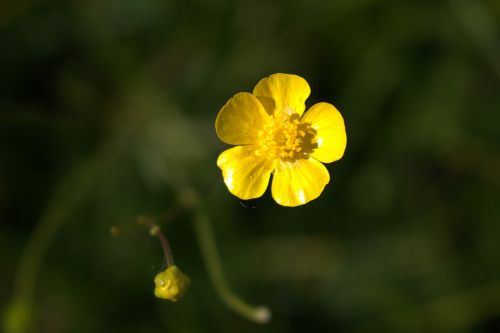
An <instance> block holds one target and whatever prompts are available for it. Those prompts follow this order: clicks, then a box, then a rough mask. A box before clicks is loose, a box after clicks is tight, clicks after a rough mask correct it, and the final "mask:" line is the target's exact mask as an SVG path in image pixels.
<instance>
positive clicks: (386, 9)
mask: <svg viewBox="0 0 500 333" xmlns="http://www.w3.org/2000/svg"><path fill="white" fill-rule="evenodd" d="M0 45H1V52H0V73H1V74H0V219H1V222H2V223H1V225H0V263H1V265H0V309H1V310H2V312H3V311H4V309H5V308H6V307H7V306H8V305H9V304H10V303H11V301H12V300H13V297H14V296H15V295H17V292H16V289H15V288H16V285H17V286H19V283H21V285H22V283H23V282H20V280H19V277H16V272H17V269H18V265H19V262H20V260H22V253H23V251H24V250H25V247H26V245H27V244H28V240H29V239H30V235H32V232H33V231H34V230H38V233H39V234H40V235H42V236H40V238H39V239H38V241H35V243H30V244H31V246H32V251H33V253H34V255H32V257H31V258H28V259H27V261H26V262H28V263H30V264H29V265H27V266H28V268H25V270H24V271H23V272H24V274H21V275H22V276H21V280H22V279H27V281H29V279H30V278H32V279H33V280H34V282H35V289H34V291H33V292H34V294H33V295H34V298H33V302H34V303H33V311H34V312H33V320H32V321H31V325H32V331H34V332H277V333H279V332H288V333H290V332H359V333H362V332H363V333H366V332H386V333H387V332H500V259H499V257H500V186H499V185H500V112H499V110H500V89H499V88H500V2H499V1H497V0H483V1H479V0H456V1H453V0H450V1H390V0H387V1H375V0H342V1H340V0H339V1H320V0H311V1H264V0H239V1H231V2H228V1H222V0H214V1H208V0H184V1H162V0H121V1H118V0H110V1H98V0H88V1H65V2H64V1H43V2H39V1H29V0H19V1H4V2H2V4H0ZM276 72H285V73H295V74H298V75H301V76H303V77H304V78H306V79H307V81H308V82H309V84H310V85H311V88H312V94H311V97H310V98H309V100H308V102H307V104H308V106H311V105H312V104H313V103H315V102H319V101H328V102H331V103H333V104H334V105H336V106H337V107H338V109H339V110H340V111H341V112H342V114H343V116H344V118H345V121H346V126H347V133H348V145H347V150H346V154H345V156H344V158H343V159H342V160H340V161H339V162H336V163H333V164H329V165H328V169H329V170H330V173H331V177H332V180H331V183H330V184H329V185H328V186H327V187H326V189H325V190H324V192H323V194H322V195H321V196H320V197H319V198H318V199H317V200H315V201H313V202H311V203H309V204H307V205H305V206H302V207H298V208H294V209H287V208H283V207H280V206H278V205H276V204H275V203H274V202H273V200H272V199H271V198H270V195H269V193H266V195H265V196H264V197H263V198H262V199H259V200H255V201H252V202H251V203H244V204H242V203H241V202H240V201H239V200H238V199H237V198H235V197H233V196H231V195H230V194H229V192H228V191H227V190H226V188H225V186H224V185H223V183H222V179H221V175H220V171H219V169H218V168H217V166H216V164H215V161H216V158H217V156H218V154H219V153H220V152H221V151H223V150H224V149H226V148H227V147H226V146H224V145H223V144H222V143H221V142H219V140H218V139H217V137H216V135H215V131H214V120H215V117H216V115H217V113H218V111H219V109H220V107H221V106H222V105H224V104H225V102H226V101H227V100H228V99H229V98H230V97H231V96H232V95H234V94H235V93H237V92H240V91H251V90H252V89H253V87H254V85H255V84H256V83H257V82H258V81H259V80H260V79H261V78H263V77H265V76H268V75H270V74H272V73H276ZM187 186H193V188H195V189H197V190H199V191H200V193H202V194H203V198H204V207H205V208H206V210H207V214H208V215H209V216H210V218H211V219H212V223H213V229H214V233H215V236H216V238H217V246H218V249H219V252H220V255H221V259H222V262H223V264H224V269H225V271H226V273H227V278H228V281H229V283H230V285H231V286H232V287H233V288H234V290H235V291H236V292H237V293H239V294H240V295H241V296H242V297H243V298H244V299H246V300H248V301H249V302H251V303H253V304H266V305H267V306H269V307H270V308H271V309H272V311H273V319H272V321H271V322H270V323H269V324H267V325H263V326H261V325H257V324H254V323H252V322H249V321H246V320H245V319H242V318H240V317H239V316H237V315H235V314H234V313H233V312H231V311H230V310H229V309H228V308H227V307H225V306H224V304H223V303H222V302H221V301H220V300H219V299H218V298H217V296H216V293H215V292H214V288H213V286H212V285H211V283H210V280H209V277H208V274H207V271H206V269H205V266H204V262H203V260H202V256H201V254H200V247H199V244H198V242H197V238H196V236H195V234H194V232H193V226H192V219H191V215H190V213H189V212H187V213H183V214H180V215H177V217H176V218H175V219H163V220H162V219H159V220H158V222H159V223H160V224H161V225H162V226H163V229H164V231H165V232H166V234H167V235H168V237H169V240H170V242H171V245H172V248H173V252H174V255H175V258H176V261H177V263H178V265H179V266H180V267H181V269H182V270H183V271H184V272H186V273H187V274H189V275H190V277H191V279H192V285H191V289H190V290H189V291H188V293H187V294H186V296H185V298H184V299H183V300H182V301H180V302H179V303H177V304H173V303H169V302H167V301H162V300H159V299H155V298H154V297H153V293H152V290H153V278H154V276H155V274H156V273H158V272H159V271H160V270H161V269H162V267H163V258H162V252H161V248H160V245H159V243H158V241H157V240H156V239H154V238H151V237H150V236H149V235H148V233H147V230H145V229H140V228H136V229H134V228H132V229H131V230H130V231H129V232H124V233H123V234H122V235H120V236H118V237H111V236H110V234H109V228H110V227H111V226H112V225H118V226H125V225H127V224H131V223H133V221H134V220H135V219H136V218H137V217H138V216H139V215H141V214H146V215H148V216H152V217H157V218H159V217H161V216H164V215H165V214H167V215H168V214H170V213H169V212H171V210H172V209H175V207H176V206H177V205H178V202H179V200H180V199H179V198H182V196H183V195H184V192H183V191H184V189H185V188H186V187H187ZM42 225H43V227H41V226H42ZM37 228H38V229H37ZM44 230H45V231H44ZM37 242H38V243H37ZM38 259H41V261H40V266H39V273H38V274H35V271H37V268H38V267H37V266H36V264H31V262H34V263H36V262H37V260H38ZM25 260H26V258H25ZM26 275H28V276H26ZM24 283H26V280H25V282H24ZM21 293H22V290H21Z"/></svg>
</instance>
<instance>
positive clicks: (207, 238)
mask: <svg viewBox="0 0 500 333" xmlns="http://www.w3.org/2000/svg"><path fill="white" fill-rule="evenodd" d="M193 218H194V223H193V224H194V230H195V233H196V236H197V238H198V242H199V244H200V247H201V252H202V255H203V259H204V261H205V265H206V267H207V270H208V274H209V277H210V280H211V281H212V284H213V285H214V288H215V291H216V293H217V295H218V296H219V298H220V299H221V300H222V301H223V302H224V303H225V304H226V305H227V306H228V307H229V308H230V309H231V310H233V311H234V312H236V313H237V314H239V315H241V316H242V317H244V318H247V319H249V320H251V321H254V322H256V323H259V324H265V323H267V322H268V321H269V320H270V319H271V311H270V310H269V308H267V307H266V306H253V305H251V304H248V303H247V302H245V301H244V300H242V299H241V298H240V297H239V296H238V295H236V294H235V293H234V292H233V291H232V290H231V289H230V288H229V285H228V283H227V281H226V278H225V276H224V272H223V269H222V264H221V261H220V258H219V255H218V252H217V247H216V244H215V237H214V233H213V231H212V228H211V224H210V223H211V222H210V219H209V217H208V215H207V214H206V213H205V211H204V210H203V209H202V208H197V209H196V210H195V213H194V217H193Z"/></svg>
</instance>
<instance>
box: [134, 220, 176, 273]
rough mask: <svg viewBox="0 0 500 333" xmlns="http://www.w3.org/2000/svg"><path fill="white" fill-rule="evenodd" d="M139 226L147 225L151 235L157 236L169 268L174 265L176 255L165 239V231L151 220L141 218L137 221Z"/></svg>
mask: <svg viewBox="0 0 500 333" xmlns="http://www.w3.org/2000/svg"><path fill="white" fill-rule="evenodd" d="M137 224H139V225H143V224H145V225H147V227H148V228H149V233H150V235H151V236H156V237H157V238H158V240H159V241H160V243H161V247H162V249H163V254H164V255H165V260H166V261H167V268H168V267H170V266H173V265H174V255H173V254H172V248H171V247H170V243H169V242H168V240H167V237H165V234H164V233H163V231H161V228H160V226H159V225H158V224H156V223H155V222H154V221H153V220H152V219H151V218H148V217H145V216H141V217H139V218H138V219H137Z"/></svg>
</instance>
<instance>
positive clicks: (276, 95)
mask: <svg viewBox="0 0 500 333" xmlns="http://www.w3.org/2000/svg"><path fill="white" fill-rule="evenodd" d="M310 93H311V88H310V87H309V84H308V83H307V81H306V80H304V79H303V78H301V77H300V76H298V75H293V74H281V73H278V74H273V75H271V76H269V77H266V78H263V79H262V80H260V81H259V83H257V85H256V86H255V88H254V89H253V94H254V95H255V96H264V97H271V98H273V99H274V101H275V102H276V110H284V111H286V112H288V113H293V112H296V113H298V114H299V115H302V113H304V110H305V108H306V106H305V101H306V99H307V97H309V94H310ZM289 109H291V110H289Z"/></svg>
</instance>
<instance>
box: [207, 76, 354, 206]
mask: <svg viewBox="0 0 500 333" xmlns="http://www.w3.org/2000/svg"><path fill="white" fill-rule="evenodd" d="M310 93H311V89H310V88H309V84H308V83H307V82H306V80H304V79H303V78H301V77H300V76H297V75H292V74H273V75H271V76H269V77H266V78H264V79H262V80H260V82H259V83H257V85H256V86H255V88H254V90H253V93H252V94H250V93H247V92H242V93H238V94H236V95H234V96H233V98H231V99H230V100H229V101H228V102H227V103H226V105H224V106H223V107H222V109H221V110H220V112H219V114H218V116H217V119H216V121H215V129H216V132H217V135H218V136H219V138H220V139H221V140H222V141H223V142H225V143H228V144H232V145H238V146H237V147H234V148H230V149H228V150H226V151H224V152H223V153H222V154H220V155H219V158H218V159H217V165H218V166H219V168H220V169H221V170H222V175H223V177H224V183H225V184H226V186H227V188H228V190H229V192H231V193H232V194H234V195H235V196H237V197H238V198H240V199H243V200H247V199H254V198H257V197H260V196H261V195H262V194H264V192H265V191H266V188H267V184H268V183H269V178H270V177H271V174H272V175H273V181H272V186H271V192H272V196H273V198H274V200H275V201H276V202H277V203H278V204H280V205H283V206H299V205H303V204H305V203H307V202H309V201H311V200H314V199H316V198H317V197H318V196H319V195H320V194H321V192H322V191H323V189H324V187H325V185H326V184H328V182H329V181H330V175H329V173H328V170H327V169H326V167H325V166H324V165H323V164H322V163H321V162H323V163H331V162H333V161H336V160H339V159H340V158H341V157H342V155H343V154H344V150H345V147H346V142H347V137H346V133H345V127H344V120H343V118H342V116H341V114H340V112H339V111H338V110H337V109H336V108H335V107H334V106H333V105H331V104H329V103H317V104H315V105H313V106H312V107H311V108H310V109H309V110H308V111H307V112H306V113H304V110H305V108H306V107H305V101H306V99H307V97H309V94H310ZM303 113H304V114H303Z"/></svg>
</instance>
